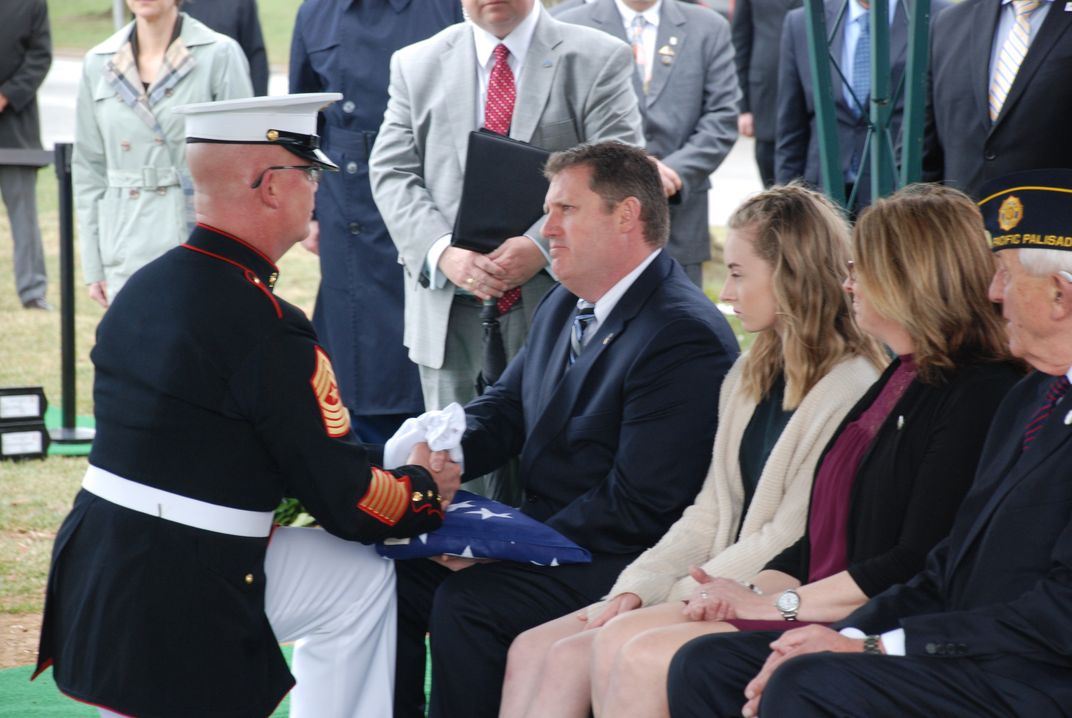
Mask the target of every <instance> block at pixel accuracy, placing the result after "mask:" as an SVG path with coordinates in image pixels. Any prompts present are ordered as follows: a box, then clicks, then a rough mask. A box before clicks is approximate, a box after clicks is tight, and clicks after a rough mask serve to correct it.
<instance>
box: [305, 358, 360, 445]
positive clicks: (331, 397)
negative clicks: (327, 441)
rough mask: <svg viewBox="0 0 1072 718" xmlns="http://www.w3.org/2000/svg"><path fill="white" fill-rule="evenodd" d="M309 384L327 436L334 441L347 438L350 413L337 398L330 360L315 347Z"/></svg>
mask: <svg viewBox="0 0 1072 718" xmlns="http://www.w3.org/2000/svg"><path fill="white" fill-rule="evenodd" d="M309 383H310V384H312V386H313V394H315V395H316V403H317V404H318V405H319V406H320V416H321V418H322V419H323V420H324V430H325V431H326V432H327V434H328V436H330V437H332V438H334V439H338V438H340V437H343V436H347V435H348V434H349V433H350V412H349V411H347V409H346V407H345V406H343V403H342V398H341V397H340V396H339V385H338V384H337V383H336V381H335V370H334V369H332V368H331V360H330V359H328V355H327V354H326V353H325V352H324V350H323V349H321V348H320V347H316V370H315V371H314V372H313V376H312V378H311V379H310V380H309Z"/></svg>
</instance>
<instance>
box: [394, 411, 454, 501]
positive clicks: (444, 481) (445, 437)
mask: <svg viewBox="0 0 1072 718" xmlns="http://www.w3.org/2000/svg"><path fill="white" fill-rule="evenodd" d="M464 433H465V411H464V410H463V409H462V407H461V406H460V405H458V404H457V403H452V404H450V405H449V406H447V407H446V408H445V409H442V410H440V411H426V412H425V413H423V414H421V415H420V416H418V417H416V418H415V419H407V420H406V421H405V423H403V424H402V426H401V427H399V429H398V431H396V432H395V435H394V436H392V437H391V438H390V439H388V440H387V444H386V445H385V446H384V450H383V466H384V468H385V469H394V468H397V467H398V466H401V465H403V464H416V465H417V466H420V467H422V468H424V469H425V470H426V471H427V472H428V473H429V474H431V475H432V480H433V481H435V482H436V486H437V487H438V488H439V495H440V496H441V497H442V502H443V506H444V507H445V506H446V505H447V504H449V503H450V502H451V501H452V500H453V499H454V494H455V493H456V492H457V491H458V487H459V486H460V485H461V476H462V472H463V471H464V470H465V461H464V457H463V455H462V446H461V442H462V434H464Z"/></svg>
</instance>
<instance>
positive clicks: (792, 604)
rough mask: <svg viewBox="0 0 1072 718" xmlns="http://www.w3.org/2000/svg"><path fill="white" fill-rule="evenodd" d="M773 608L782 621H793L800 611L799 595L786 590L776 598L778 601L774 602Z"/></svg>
mask: <svg viewBox="0 0 1072 718" xmlns="http://www.w3.org/2000/svg"><path fill="white" fill-rule="evenodd" d="M774 607H775V608H777V609H778V612H779V613H781V614H782V619H783V620H786V621H795V620H797V611H799V610H800V594H799V593H797V592H796V591H795V590H793V589H791V588H787V589H785V590H784V591H782V593H781V594H780V595H779V596H778V600H777V601H775V602H774Z"/></svg>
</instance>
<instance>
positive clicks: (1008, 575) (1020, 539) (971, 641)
mask: <svg viewBox="0 0 1072 718" xmlns="http://www.w3.org/2000/svg"><path fill="white" fill-rule="evenodd" d="M1052 381H1053V377H1051V376H1046V375H1041V374H1033V375H1031V376H1029V377H1027V378H1026V379H1024V380H1023V381H1021V382H1020V383H1019V384H1017V386H1016V387H1014V388H1013V390H1012V391H1011V392H1009V395H1008V396H1007V398H1006V399H1005V401H1004V402H1003V403H1002V405H1001V408H1000V409H999V410H998V413H997V415H996V417H995V418H994V423H993V424H992V425H991V429H990V434H989V436H988V437H987V442H986V445H985V446H984V447H983V453H982V456H981V458H980V460H979V471H978V473H977V475H976V480H975V486H974V487H973V489H972V490H971V491H970V492H969V493H968V495H967V497H966V498H965V499H964V503H963V504H962V505H961V509H960V511H959V513H958V514H957V518H956V520H955V521H954V523H953V530H952V532H951V534H950V536H949V538H947V539H946V540H945V541H943V542H942V543H940V544H939V545H938V546H937V547H936V548H935V549H934V550H933V551H932V552H931V554H930V556H929V557H928V560H927V567H926V568H925V569H924V571H923V572H922V573H920V574H918V575H917V576H916V577H915V578H913V579H912V580H911V581H910V582H909V583H907V584H903V585H899V586H895V587H893V588H891V589H890V590H888V591H886V592H885V593H882V594H880V595H879V596H877V597H876V598H875V599H873V600H871V601H869V602H868V603H867V604H865V605H864V606H863V607H862V608H860V609H859V610H857V611H856V612H855V613H853V614H851V615H850V616H849V617H848V618H846V619H845V620H844V621H842V622H841V624H839V625H846V626H857V627H858V628H861V629H862V630H864V631H866V632H867V633H880V632H883V631H886V630H890V629H893V628H896V627H898V626H901V627H903V628H904V630H905V638H906V652H907V654H908V655H916V656H930V657H933V658H935V659H936V660H943V659H950V658H956V659H964V658H969V659H971V660H974V661H976V662H977V663H978V665H979V666H980V667H981V668H982V669H983V670H984V671H987V672H991V673H993V674H995V675H997V676H1001V677H1003V678H1010V679H1013V680H1018V681H1022V682H1023V683H1025V684H1027V685H1028V686H1031V687H1033V688H1034V689H1035V690H1032V691H1025V695H1024V697H1023V700H1024V701H1026V703H1024V704H1023V705H1020V704H1018V708H1023V707H1028V706H1033V704H1032V703H1031V701H1037V702H1039V703H1038V705H1037V708H1038V710H1037V711H1035V712H1036V713H1043V714H1047V715H1048V714H1050V713H1048V712H1051V713H1052V711H1053V710H1054V704H1056V705H1057V706H1059V707H1062V708H1064V709H1067V707H1068V706H1070V705H1072V681H1069V675H1070V673H1069V671H1070V670H1072V613H1070V611H1069V606H1072V481H1070V480H1069V476H1070V473H1072V470H1070V468H1069V467H1070V466H1072V423H1070V422H1069V421H1068V420H1067V419H1068V417H1069V416H1072V414H1070V409H1072V395H1069V396H1066V397H1065V399H1064V401H1063V402H1062V403H1061V404H1059V405H1058V407H1057V409H1056V410H1055V411H1054V412H1053V414H1052V415H1051V416H1050V419H1049V420H1048V422H1047V423H1046V425H1045V427H1044V428H1043V429H1042V432H1041V433H1040V434H1039V435H1038V436H1037V437H1036V439H1035V441H1034V443H1033V444H1032V445H1031V448H1030V449H1028V451H1026V452H1021V450H1020V444H1021V441H1022V436H1023V430H1024V427H1025V426H1026V425H1027V423H1028V422H1029V421H1030V419H1031V417H1032V416H1033V415H1034V413H1035V411H1036V410H1037V408H1038V407H1039V406H1040V405H1041V404H1042V402H1043V398H1044V396H1045V394H1046V391H1047V389H1048V388H1049V386H1050V383H1051V382H1052ZM1047 694H1048V697H1047ZM1051 699H1052V701H1053V703H1050V702H1049V701H1050V700H1051ZM1021 714H1023V713H1021Z"/></svg>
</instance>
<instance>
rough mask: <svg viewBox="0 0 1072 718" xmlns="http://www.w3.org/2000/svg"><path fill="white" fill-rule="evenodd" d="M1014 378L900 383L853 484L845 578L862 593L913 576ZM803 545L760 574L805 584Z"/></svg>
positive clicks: (1007, 369)
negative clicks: (771, 571)
mask: <svg viewBox="0 0 1072 718" xmlns="http://www.w3.org/2000/svg"><path fill="white" fill-rule="evenodd" d="M899 365H900V361H899V360H895V361H894V362H893V363H892V364H891V365H890V366H889V367H888V368H887V369H886V371H885V372H884V373H883V375H882V376H881V377H879V380H878V381H877V382H875V384H874V386H872V387H871V389H870V390H868V392H867V394H865V395H864V396H863V398H861V399H860V401H859V402H857V404H856V406H855V407H853V409H852V411H850V412H849V414H848V415H847V416H846V417H845V420H844V421H843V422H842V425H841V426H840V427H839V428H838V430H837V432H836V433H835V434H834V438H833V439H831V441H830V445H829V446H827V448H826V452H828V451H830V448H831V447H832V446H833V445H834V443H835V442H836V441H837V437H838V435H839V434H840V433H841V430H842V429H844V427H845V426H847V425H848V424H849V423H851V422H853V421H856V419H858V418H859V417H860V414H862V413H863V412H864V411H865V410H867V408H868V407H869V406H871V403H872V402H873V401H874V400H875V398H876V397H877V396H878V394H879V392H881V391H882V387H883V386H884V385H885V384H886V380H887V379H888V378H889V376H890V375H891V374H892V373H893V371H894V370H895V369H896V368H897V367H898V366H899ZM1021 376H1022V373H1021V372H1020V371H1019V370H1018V369H1016V368H1014V366H1013V365H1011V364H1007V363H992V364H974V365H969V366H965V367H963V368H961V369H959V370H958V371H957V373H956V374H955V375H953V376H952V377H950V378H949V380H948V381H947V382H946V383H944V384H942V385H940V386H935V385H928V384H924V383H922V382H920V381H918V380H917V381H914V382H912V383H911V384H910V385H909V387H908V389H907V391H905V393H904V396H902V397H901V400H900V401H899V402H898V403H897V405H896V406H895V407H894V409H893V411H892V412H890V415H889V417H887V419H886V421H885V422H884V423H883V424H882V426H881V427H880V428H879V431H878V434H877V435H876V436H875V439H874V440H873V441H872V443H871V446H870V447H869V448H868V450H867V453H866V454H865V455H864V457H863V459H862V460H861V462H860V467H859V469H858V470H857V473H856V479H855V481H854V482H853V486H852V495H851V498H850V505H849V520H848V558H849V575H850V576H852V579H853V581H855V582H856V585H858V586H859V587H860V590H861V591H863V592H864V593H865V594H867V595H868V596H873V595H875V594H877V593H880V592H882V591H884V590H886V589H887V588H889V587H890V586H891V585H893V584H895V583H899V582H901V581H906V580H908V579H909V578H911V577H912V576H914V575H915V574H916V573H918V572H919V571H920V569H921V568H922V567H923V564H924V560H925V558H926V556H927V552H928V551H930V550H931V549H932V548H933V547H934V546H935V545H936V544H937V543H938V542H939V541H941V540H942V539H943V538H945V536H946V534H948V532H949V527H950V525H951V524H952V523H953V517H954V516H955V515H956V512H957V508H958V507H959V506H960V502H961V499H963V497H964V494H965V493H966V492H967V490H968V488H969V487H970V486H971V483H972V479H973V477H974V476H975V467H976V464H977V462H978V460H979V453H980V451H981V449H982V446H983V441H984V439H985V438H986V434H987V429H988V428H989V427H990V420H991V418H992V417H993V415H994V412H995V411H996V410H997V408H998V405H999V404H1000V403H1001V401H1002V399H1003V398H1004V397H1005V395H1006V393H1007V392H1008V391H1009V389H1010V388H1011V387H1012V386H1013V384H1015V383H1016V381H1017V380H1018V379H1019V378H1020V377H1021ZM826 452H824V456H825V453H826ZM819 466H822V459H820V461H819ZM809 518H810V517H809ZM808 541H809V535H808V534H807V533H806V534H805V535H804V536H803V537H802V538H801V539H800V540H799V541H798V542H797V543H796V544H794V545H793V546H790V547H789V548H788V549H786V550H785V551H784V552H782V553H781V554H780V555H778V556H777V557H775V558H774V559H773V560H772V561H771V562H770V563H768V564H767V565H766V566H765V568H767V569H774V570H778V571H782V572H784V573H787V574H789V575H791V576H794V577H796V578H798V579H800V580H801V581H802V582H804V581H807V577H808V571H809V567H810V566H809V558H810V549H809V543H808Z"/></svg>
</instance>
